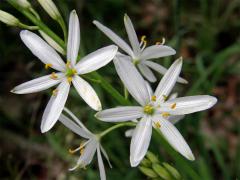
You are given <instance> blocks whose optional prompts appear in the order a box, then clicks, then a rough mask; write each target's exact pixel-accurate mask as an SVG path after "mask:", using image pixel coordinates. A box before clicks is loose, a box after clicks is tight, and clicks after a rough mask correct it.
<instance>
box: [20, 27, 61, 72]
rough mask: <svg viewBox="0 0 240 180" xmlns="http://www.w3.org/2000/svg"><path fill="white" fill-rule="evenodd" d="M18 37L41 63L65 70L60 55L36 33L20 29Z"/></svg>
mask: <svg viewBox="0 0 240 180" xmlns="http://www.w3.org/2000/svg"><path fill="white" fill-rule="evenodd" d="M20 37H21V39H22V41H23V42H24V44H25V45H26V46H27V47H28V48H29V49H30V50H31V51H32V53H33V54H34V55H35V56H37V57H38V58H39V59H40V60H41V61H42V62H43V63H45V64H51V65H52V68H54V69H56V70H58V71H64V70H65V63H64V62H63V60H62V59H61V57H60V56H59V55H58V53H57V52H56V51H55V50H54V49H53V48H52V47H51V46H50V45H48V44H47V43H46V42H45V41H44V40H43V39H42V38H40V37H39V36H38V35H36V34H34V33H32V32H30V31H27V30H24V31H21V33H20Z"/></svg>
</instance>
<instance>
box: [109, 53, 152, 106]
mask: <svg viewBox="0 0 240 180" xmlns="http://www.w3.org/2000/svg"><path fill="white" fill-rule="evenodd" d="M113 62H114V65H115V68H116V71H117V73H118V75H119V77H120V79H121V80H122V82H123V84H124V86H125V87H126V88H127V90H128V91H129V93H130V94H131V95H132V96H133V97H134V98H135V100H136V101H137V102H138V103H139V104H141V105H142V106H144V105H146V104H147V103H148V102H149V100H150V97H149V93H148V90H147V87H146V84H145V81H144V79H143V78H142V76H141V75H140V73H139V72H138V70H137V69H136V67H135V66H134V65H133V63H132V62H130V61H128V60H125V59H124V58H120V56H116V57H115V59H114V60H113Z"/></svg>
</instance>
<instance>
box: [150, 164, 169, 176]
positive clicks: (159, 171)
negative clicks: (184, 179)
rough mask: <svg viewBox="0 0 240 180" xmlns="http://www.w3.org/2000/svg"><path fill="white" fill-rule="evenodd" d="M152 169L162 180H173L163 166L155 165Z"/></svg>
mask: <svg viewBox="0 0 240 180" xmlns="http://www.w3.org/2000/svg"><path fill="white" fill-rule="evenodd" d="M152 168H153V170H154V171H155V173H157V174H158V176H160V177H161V178H163V179H166V180H169V179H172V177H171V175H170V174H169V172H168V171H167V170H166V169H165V168H164V167H162V166H161V165H159V164H153V166H152Z"/></svg>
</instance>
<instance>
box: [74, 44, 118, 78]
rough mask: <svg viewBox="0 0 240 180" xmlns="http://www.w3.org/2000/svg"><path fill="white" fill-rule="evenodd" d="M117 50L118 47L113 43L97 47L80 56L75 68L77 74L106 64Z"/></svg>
mask: <svg viewBox="0 0 240 180" xmlns="http://www.w3.org/2000/svg"><path fill="white" fill-rule="evenodd" d="M117 50H118V47H117V46H114V45H110V46H107V47H104V48H101V49H98V50H97V51H94V52H93V53H90V54H88V55H87V56H85V57H84V58H82V59H81V60H80V61H79V62H78V63H77V65H76V66H75V68H76V70H77V72H78V73H79V74H86V73H89V72H92V71H95V70H97V69H99V68H101V67H103V66H105V65H106V64H108V63H109V62H110V61H111V60H112V59H113V58H114V56H115V55H116V53H117Z"/></svg>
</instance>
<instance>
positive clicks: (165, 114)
mask: <svg viewBox="0 0 240 180" xmlns="http://www.w3.org/2000/svg"><path fill="white" fill-rule="evenodd" d="M162 116H163V117H164V118H167V117H168V116H170V114H169V113H168V112H163V113H162Z"/></svg>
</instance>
